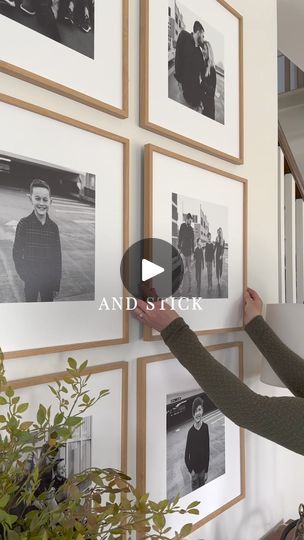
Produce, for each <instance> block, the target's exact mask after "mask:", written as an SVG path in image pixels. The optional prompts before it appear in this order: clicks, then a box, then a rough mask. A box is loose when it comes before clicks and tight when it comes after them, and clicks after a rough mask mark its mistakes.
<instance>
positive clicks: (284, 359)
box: [245, 315, 304, 398]
mask: <svg viewBox="0 0 304 540" xmlns="http://www.w3.org/2000/svg"><path fill="white" fill-rule="evenodd" d="M245 330H246V332H247V334H248V335H249V336H250V337H251V339H252V341H254V343H255V344H256V346H257V347H258V348H259V350H260V351H261V353H262V354H263V356H265V358H266V360H267V361H268V363H269V364H270V365H271V367H272V369H273V370H274V371H275V372H276V374H277V375H278V377H279V378H280V379H281V381H282V382H283V383H284V384H285V386H286V387H287V388H288V389H289V390H290V392H291V393H292V394H293V395H294V396H297V397H302V398H303V397H304V360H303V358H301V357H300V356H299V355H297V354H296V353H295V352H293V351H292V350H290V349H289V348H288V347H287V346H286V345H285V344H284V343H283V342H282V341H281V340H280V339H279V337H278V336H277V335H276V334H275V333H274V331H273V330H272V329H271V328H270V326H269V325H268V324H267V323H266V321H265V320H264V319H263V317H262V316H260V315H259V316H258V317H255V318H254V319H252V321H250V323H248V324H247V326H246V327H245Z"/></svg>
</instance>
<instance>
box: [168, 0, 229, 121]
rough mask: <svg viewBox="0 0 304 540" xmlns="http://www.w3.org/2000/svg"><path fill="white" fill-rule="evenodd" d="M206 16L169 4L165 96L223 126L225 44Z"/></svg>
mask: <svg viewBox="0 0 304 540" xmlns="http://www.w3.org/2000/svg"><path fill="white" fill-rule="evenodd" d="M202 6H204V4H202ZM207 16H208V13H204V9H203V7H202V11H201V13H193V12H192V11H191V10H189V9H188V7H186V5H185V4H184V3H181V2H179V1H177V0H169V2H168V96H169V98H171V99H173V100H174V101H176V102H177V103H179V104H181V105H183V106H185V107H188V108H190V109H192V110H193V111H196V112H197V113H199V114H201V115H203V116H205V117H208V118H209V119H211V120H214V121H216V122H218V123H220V124H225V67H224V66H225V41H224V36H223V35H222V34H221V33H220V32H219V31H217V30H216V29H215V28H213V26H211V25H210V24H209V23H208V21H207Z"/></svg>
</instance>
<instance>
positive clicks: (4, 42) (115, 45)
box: [0, 0, 128, 116]
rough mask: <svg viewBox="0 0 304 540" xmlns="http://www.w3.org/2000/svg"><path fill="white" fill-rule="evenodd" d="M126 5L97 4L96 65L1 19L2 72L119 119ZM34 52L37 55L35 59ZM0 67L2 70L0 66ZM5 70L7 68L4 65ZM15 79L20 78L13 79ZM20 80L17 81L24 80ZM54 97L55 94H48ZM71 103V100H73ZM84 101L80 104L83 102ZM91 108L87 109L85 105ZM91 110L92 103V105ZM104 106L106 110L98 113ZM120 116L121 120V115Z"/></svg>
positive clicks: (114, 0) (121, 0)
mask: <svg viewBox="0 0 304 540" xmlns="http://www.w3.org/2000/svg"><path fill="white" fill-rule="evenodd" d="M126 6H127V1H125V0H111V2H108V3H104V2H100V1H95V29H94V33H95V36H94V38H95V47H94V51H95V56H94V59H91V58H89V57H86V56H84V55H83V54H79V53H78V52H76V51H74V50H72V49H70V48H68V47H66V46H64V45H62V44H61V43H57V42H56V41H53V40H52V39H50V38H48V37H45V36H44V35H42V34H40V33H39V32H36V31H33V30H32V29H30V28H27V27H25V26H24V25H22V24H20V23H18V22H15V21H13V20H11V19H9V18H8V17H6V16H0V50H1V53H0V70H1V69H2V70H4V71H9V66H13V67H16V68H17V70H16V71H18V68H19V69H21V70H25V71H26V72H28V73H27V75H26V78H32V82H33V83H34V84H35V83H36V84H39V81H38V79H37V77H42V78H43V79H45V80H49V81H50V82H51V83H55V84H58V85H60V86H62V87H65V89H69V90H70V91H71V93H73V92H76V93H79V94H81V95H82V98H84V96H87V97H88V98H92V99H93V100H95V101H96V103H95V105H98V104H97V102H100V105H101V108H106V106H107V105H109V106H110V107H112V108H113V112H114V113H115V110H116V113H119V111H122V110H123V108H124V107H125V104H124V96H123V93H124V88H123V87H124V81H123V78H124V77H123V68H124V66H123V57H124V54H126V58H127V50H126V51H124V48H125V49H128V47H127V46H126V41H124V38H125V35H126V32H125V21H124V17H126V16H127V9H126ZM33 51H39V54H34V53H33ZM1 63H2V65H1ZM5 64H6V65H5ZM17 74H18V73H17ZM24 75H25V74H23V76H22V74H21V78H24ZM50 89H53V90H55V91H56V88H55V87H54V86H53V88H50ZM71 97H73V95H71ZM82 100H83V99H82ZM88 104H90V103H88ZM91 104H93V103H91ZM102 104H103V105H104V106H105V107H102ZM122 116H124V114H122Z"/></svg>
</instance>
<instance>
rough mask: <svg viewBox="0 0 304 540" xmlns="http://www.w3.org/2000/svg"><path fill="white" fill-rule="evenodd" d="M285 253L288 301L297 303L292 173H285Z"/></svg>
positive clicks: (294, 189)
mask: <svg viewBox="0 0 304 540" xmlns="http://www.w3.org/2000/svg"><path fill="white" fill-rule="evenodd" d="M284 184H285V186H284V188H285V189H284V191H285V197H284V198H285V254H286V302H288V303H296V300H297V295H296V234H295V228H296V219H295V197H296V195H295V191H296V186H295V181H294V178H293V176H292V175H291V174H286V175H285V180H284Z"/></svg>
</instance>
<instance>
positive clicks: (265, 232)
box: [0, 0, 300, 540]
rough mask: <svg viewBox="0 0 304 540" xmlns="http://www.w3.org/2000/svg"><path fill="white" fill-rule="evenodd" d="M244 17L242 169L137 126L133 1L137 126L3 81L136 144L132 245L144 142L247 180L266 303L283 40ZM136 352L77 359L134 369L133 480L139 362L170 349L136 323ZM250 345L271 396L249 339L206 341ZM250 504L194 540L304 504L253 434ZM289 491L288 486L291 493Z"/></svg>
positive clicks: (240, 0) (252, 259)
mask: <svg viewBox="0 0 304 540" xmlns="http://www.w3.org/2000/svg"><path fill="white" fill-rule="evenodd" d="M232 5H233V7H234V8H236V9H237V10H238V11H240V12H241V13H242V14H243V15H244V38H245V43H244V59H245V81H244V83H245V164H244V166H239V167H238V166H235V165H232V164H229V163H225V162H224V161H222V160H219V159H216V158H214V157H211V156H208V155H204V154H202V153H200V152H198V151H196V150H192V149H190V148H188V147H184V146H182V145H180V144H178V143H175V142H173V141H170V140H166V139H165V138H162V137H160V136H157V135H155V134H152V133H149V132H148V131H144V130H142V129H140V128H139V127H138V101H139V90H138V78H139V67H138V63H139V62H138V60H139V0H130V117H129V119H127V120H119V119H116V118H114V117H113V118H112V117H111V116H109V115H106V114H103V113H99V112H97V111H95V110H93V109H90V108H87V107H85V106H82V105H79V104H77V103H74V102H73V101H69V100H67V99H65V98H62V97H59V96H57V95H55V94H52V93H49V92H47V91H44V90H42V89H38V88H35V87H32V86H31V85H29V84H26V83H24V82H22V81H18V80H14V79H13V78H10V77H8V76H5V75H2V74H0V88H1V92H3V93H7V94H11V95H13V96H16V97H19V98H22V99H24V100H27V101H32V102H34V103H36V104H38V105H41V106H43V107H48V108H50V109H54V110H56V111H58V112H60V113H63V114H65V115H68V116H73V117H75V118H77V119H80V120H82V121H84V122H88V123H91V124H95V125H97V126H100V127H102V128H104V129H107V130H109V131H113V132H116V133H119V134H121V135H124V136H126V137H129V138H130V139H131V141H132V145H131V176H130V180H131V186H130V211H131V217H130V241H131V243H132V242H135V241H137V240H138V239H139V238H141V236H142V233H143V215H142V211H141V210H140V209H141V208H142V186H143V174H142V169H143V167H142V164H143V160H142V148H143V145H144V144H145V143H154V144H158V145H162V146H164V147H166V148H168V149H170V150H173V151H175V152H180V153H183V154H185V155H186V156H189V157H193V158H194V159H198V160H201V161H202V162H205V163H207V164H210V165H213V166H216V167H219V168H223V169H226V170H227V171H229V172H233V173H236V174H238V175H241V176H244V177H247V178H248V180H249V212H248V218H249V235H248V282H249V284H250V285H251V286H252V287H254V288H256V289H258V290H259V291H260V293H261V295H262V297H263V299H264V301H265V302H272V303H273V302H276V301H277V300H278V272H277V265H278V246H277V244H278V240H277V230H278V225H277V95H276V92H277V80H276V66H277V32H276V13H277V12H276V0H268V1H267V2H263V8H262V11H261V10H260V9H259V7H258V6H257V4H256V2H253V1H252V0H233V1H232ZM130 324H131V328H130V343H129V344H128V345H123V346H115V347H110V348H101V349H95V350H94V349H91V350H84V351H79V352H77V353H75V354H74V356H76V357H77V358H79V359H86V358H88V359H89V361H90V363H91V364H98V363H105V362H109V361H115V360H128V362H129V363H130V438H129V472H130V473H131V475H133V477H134V476H135V406H136V380H135V377H136V370H135V368H136V358H137V357H138V356H143V355H150V354H157V353H161V352H164V351H165V350H166V348H165V346H164V345H163V344H162V343H161V342H160V343H144V342H143V341H142V331H141V329H140V328H139V325H138V323H137V322H136V321H135V320H131V323H130ZM235 339H241V340H244V341H245V377H246V382H247V383H248V384H249V385H250V386H251V387H252V388H253V389H256V390H258V391H265V393H266V392H267V391H271V388H267V387H264V386H263V385H262V384H261V383H259V370H260V365H259V359H260V358H259V354H258V352H257V350H256V349H255V348H254V347H253V345H252V344H251V343H250V342H249V340H248V339H247V337H246V335H245V334H242V333H238V334H230V335H223V334H222V335H219V336H212V337H204V338H203V339H202V341H203V343H205V344H212V343H217V342H225V341H233V340H235ZM67 356H68V353H62V354H51V355H46V356H40V357H33V358H25V359H18V360H10V361H8V362H7V372H8V375H9V378H10V379H12V378H19V377H27V376H29V375H30V374H31V375H34V374H35V375H38V374H42V373H45V372H49V373H51V372H54V371H58V370H61V369H62V366H63V364H64V361H65V359H66V358H67ZM246 446H247V451H246V455H247V463H246V474H247V497H246V499H245V500H244V501H242V502H241V503H240V504H238V505H237V506H234V507H233V508H231V509H230V510H228V511H227V512H226V513H224V514H222V515H221V516H219V517H218V518H217V519H215V520H214V521H212V522H210V524H207V526H205V527H204V528H203V529H201V530H199V531H197V532H196V533H195V534H194V535H193V538H195V539H202V538H204V539H205V540H221V539H223V540H257V539H258V538H259V537H260V536H262V535H263V534H264V533H265V532H266V531H267V530H268V529H270V528H271V527H272V526H273V525H274V524H276V523H277V522H279V521H280V519H281V518H283V517H286V515H287V514H288V513H289V512H291V511H292V510H293V511H294V512H295V511H296V509H297V505H298V503H299V502H300V501H299V499H298V498H297V497H296V496H295V495H294V489H295V487H294V486H293V487H292V486H291V484H292V480H290V482H289V484H288V483H287V482H285V478H286V475H287V472H289V473H290V478H291V479H292V478H293V475H294V478H296V474H297V473H296V471H295V468H294V467H292V465H291V459H293V456H291V454H290V453H289V452H286V451H285V450H282V449H280V448H279V447H277V446H275V445H274V444H272V443H270V442H268V441H266V440H263V439H261V438H259V437H257V436H255V435H253V434H250V433H247V435H246ZM284 484H285V485H284Z"/></svg>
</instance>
